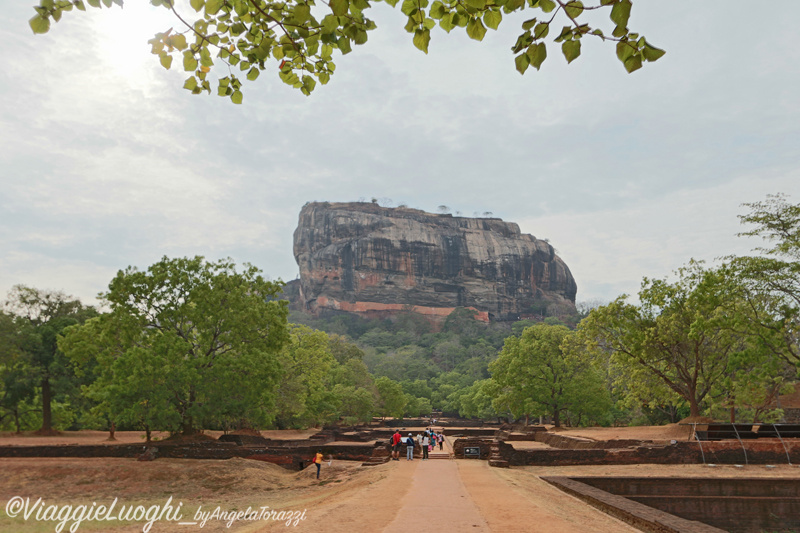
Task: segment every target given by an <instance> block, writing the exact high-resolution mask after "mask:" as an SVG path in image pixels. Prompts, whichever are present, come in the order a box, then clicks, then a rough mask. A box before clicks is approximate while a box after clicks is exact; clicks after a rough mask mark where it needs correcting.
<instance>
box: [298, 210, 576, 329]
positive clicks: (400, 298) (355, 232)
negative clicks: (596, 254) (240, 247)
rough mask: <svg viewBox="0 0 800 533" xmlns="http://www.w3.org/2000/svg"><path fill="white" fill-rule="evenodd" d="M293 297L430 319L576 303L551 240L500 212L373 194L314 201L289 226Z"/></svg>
mask: <svg viewBox="0 0 800 533" xmlns="http://www.w3.org/2000/svg"><path fill="white" fill-rule="evenodd" d="M294 256H295V259H296V260H297V264H298V265H299V267H300V287H299V292H300V302H301V304H302V305H303V306H304V307H305V309H306V310H307V311H308V312H311V313H313V314H315V315H324V314H328V313H331V312H337V311H346V312H351V313H358V314H361V315H365V316H372V317H381V316H387V315H390V314H392V313H396V312H398V311H401V310H403V309H411V308H412V307H413V310H414V311H416V312H418V313H421V314H424V315H429V316H430V317H431V318H435V317H445V316H447V315H448V314H449V313H450V312H451V311H452V310H453V309H454V308H456V307H471V308H474V309H476V310H477V311H478V318H480V319H483V320H517V319H519V318H523V317H525V316H531V315H533V314H536V313H537V310H538V312H541V310H542V309H543V308H545V307H547V306H553V305H556V306H559V307H560V308H561V309H563V310H567V309H574V305H575V293H576V291H577V285H576V284H575V280H574V278H573V277H572V274H571V273H570V271H569V268H568V267H567V265H566V264H565V263H564V261H562V260H561V258H560V257H558V256H557V255H556V253H555V250H554V249H553V247H552V246H551V245H550V244H549V243H547V242H545V241H542V240H539V239H536V238H535V237H533V236H532V235H528V234H524V233H520V230H519V226H518V225H517V224H515V223H513V222H504V221H503V220H501V219H499V218H467V217H458V216H455V217H454V216H452V215H449V214H433V213H426V212H424V211H420V210H418V209H410V208H406V207H396V208H388V207H381V206H380V205H377V204H375V203H365V202H350V203H328V202H312V203H308V204H306V205H305V206H304V207H303V209H302V210H301V211H300V220H299V223H298V226H297V229H296V230H295V232H294Z"/></svg>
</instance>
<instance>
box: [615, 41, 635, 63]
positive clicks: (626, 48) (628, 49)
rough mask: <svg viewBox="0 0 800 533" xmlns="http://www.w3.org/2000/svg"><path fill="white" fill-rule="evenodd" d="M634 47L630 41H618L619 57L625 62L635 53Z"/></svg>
mask: <svg viewBox="0 0 800 533" xmlns="http://www.w3.org/2000/svg"><path fill="white" fill-rule="evenodd" d="M633 52H634V48H633V45H631V43H630V42H628V41H620V42H618V43H617V57H618V58H619V60H620V61H622V62H623V63H624V62H625V61H626V60H627V59H628V58H629V57H630V56H631V54H633Z"/></svg>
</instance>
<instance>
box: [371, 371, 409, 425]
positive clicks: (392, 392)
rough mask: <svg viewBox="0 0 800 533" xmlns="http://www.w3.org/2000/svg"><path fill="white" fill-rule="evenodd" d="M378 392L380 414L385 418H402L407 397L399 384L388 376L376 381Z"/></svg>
mask: <svg viewBox="0 0 800 533" xmlns="http://www.w3.org/2000/svg"><path fill="white" fill-rule="evenodd" d="M375 388H376V389H377V391H378V414H379V415H380V416H382V417H384V418H386V417H387V416H391V417H394V418H401V417H402V416H403V412H404V410H405V407H406V397H405V394H403V388H402V387H401V386H400V384H399V383H397V382H396V381H393V380H391V379H389V378H387V377H386V376H381V377H379V378H378V379H376V380H375Z"/></svg>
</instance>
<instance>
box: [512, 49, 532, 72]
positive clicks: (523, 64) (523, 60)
mask: <svg viewBox="0 0 800 533" xmlns="http://www.w3.org/2000/svg"><path fill="white" fill-rule="evenodd" d="M514 64H515V65H516V67H517V71H518V72H519V73H520V74H525V71H526V70H528V66H529V65H530V64H531V59H530V57H528V54H527V53H522V54H520V55H518V56H517V57H515V58H514Z"/></svg>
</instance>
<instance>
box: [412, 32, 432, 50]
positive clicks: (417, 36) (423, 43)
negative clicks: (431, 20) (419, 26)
mask: <svg viewBox="0 0 800 533" xmlns="http://www.w3.org/2000/svg"><path fill="white" fill-rule="evenodd" d="M430 42H431V32H430V30H427V29H426V30H417V31H415V32H414V46H416V47H417V48H419V49H420V50H422V51H423V52H425V53H426V54H427V53H428V43H430Z"/></svg>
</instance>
